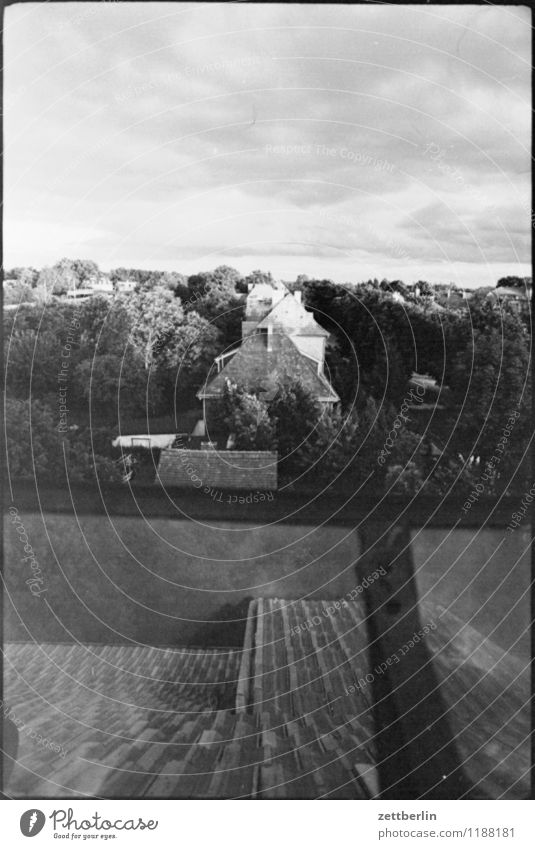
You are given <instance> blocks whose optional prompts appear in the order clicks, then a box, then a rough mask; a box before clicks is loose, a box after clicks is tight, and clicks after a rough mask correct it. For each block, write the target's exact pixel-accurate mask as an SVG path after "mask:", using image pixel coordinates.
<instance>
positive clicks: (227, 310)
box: [184, 265, 245, 351]
mask: <svg viewBox="0 0 535 849" xmlns="http://www.w3.org/2000/svg"><path fill="white" fill-rule="evenodd" d="M241 280H242V278H241V276H240V274H239V272H237V271H236V270H235V269H234V268H229V266H226V265H222V266H219V267H218V268H216V269H215V271H210V272H201V273H200V274H194V275H192V276H191V277H189V278H188V288H189V292H190V297H189V300H188V301H186V302H185V303H184V308H185V309H186V310H187V311H191V310H194V311H195V312H197V313H198V314H199V315H200V316H202V317H203V318H205V319H207V321H209V322H210V323H211V324H213V326H214V327H215V328H217V330H218V331H219V333H220V343H221V344H220V351H222V350H225V349H226V348H228V347H229V346H231V345H234V344H236V342H238V341H239V340H240V339H241V323H242V321H243V316H244V308H245V299H244V297H243V295H242V294H240V292H239V290H238V287H239V285H240V282H241Z"/></svg>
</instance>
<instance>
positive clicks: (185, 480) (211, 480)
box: [158, 448, 277, 495]
mask: <svg viewBox="0 0 535 849" xmlns="http://www.w3.org/2000/svg"><path fill="white" fill-rule="evenodd" d="M158 477H159V479H160V481H161V483H162V484H163V485H164V486H177V487H186V488H188V489H196V490H203V491H204V492H205V493H206V494H207V495H209V494H210V493H209V490H210V489H216V490H218V489H239V490H253V491H254V493H257V492H258V491H265V490H276V489H277V454H276V452H275V451H220V450H216V451H190V450H188V449H181V448H169V449H167V450H163V451H162V453H161V455H160V463H159V466H158Z"/></svg>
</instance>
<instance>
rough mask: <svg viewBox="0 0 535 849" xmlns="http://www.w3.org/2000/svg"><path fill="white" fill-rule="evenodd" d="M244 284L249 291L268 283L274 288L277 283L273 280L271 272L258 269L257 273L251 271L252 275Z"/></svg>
mask: <svg viewBox="0 0 535 849" xmlns="http://www.w3.org/2000/svg"><path fill="white" fill-rule="evenodd" d="M244 283H245V285H246V287H247V289H250V288H251V287H252V286H255V285H256V284H257V283H268V284H269V285H270V286H273V285H274V283H275V281H274V279H273V275H272V274H271V271H260V270H259V269H256V270H255V271H251V273H250V274H248V275H247V277H246V278H245V280H244ZM247 289H246V291H247Z"/></svg>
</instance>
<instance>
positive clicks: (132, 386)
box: [75, 348, 162, 423]
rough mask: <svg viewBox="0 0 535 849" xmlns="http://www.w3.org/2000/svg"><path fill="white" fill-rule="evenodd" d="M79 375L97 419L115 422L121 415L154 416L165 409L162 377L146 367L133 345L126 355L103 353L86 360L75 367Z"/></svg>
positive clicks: (85, 395)
mask: <svg viewBox="0 0 535 849" xmlns="http://www.w3.org/2000/svg"><path fill="white" fill-rule="evenodd" d="M75 379H76V381H77V383H78V385H79V386H80V387H81V391H82V392H83V395H84V397H85V400H86V403H87V404H91V410H90V412H91V416H92V418H94V419H96V420H97V421H106V422H110V423H112V422H113V423H114V422H116V421H117V419H118V418H119V417H120V418H123V419H124V418H135V417H139V416H143V415H148V416H149V417H150V416H153V415H157V414H158V413H159V412H160V411H161V407H162V387H161V384H160V381H159V377H158V375H157V374H150V373H148V372H147V371H146V370H145V367H144V363H143V361H142V360H141V359H140V355H139V353H138V352H136V351H135V350H133V349H132V348H130V349H128V350H127V351H126V352H125V355H124V356H123V357H120V356H117V355H115V354H102V355H99V356H97V357H95V358H94V359H92V360H89V359H87V360H83V361H82V362H81V363H80V364H79V365H78V366H77V367H76V369H75ZM88 409H89V408H88Z"/></svg>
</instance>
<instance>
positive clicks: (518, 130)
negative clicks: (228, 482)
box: [4, 2, 531, 286]
mask: <svg viewBox="0 0 535 849" xmlns="http://www.w3.org/2000/svg"><path fill="white" fill-rule="evenodd" d="M5 26H6V32H5V42H4V44H5V48H4V50H5V52H4V59H5V68H6V70H5V105H4V112H5V125H4V126H5V136H4V144H5V149H6V154H5V156H6V164H5V172H4V193H5V219H4V232H5V242H4V265H5V266H6V267H8V268H9V267H11V266H13V265H34V266H36V267H41V266H42V265H45V264H52V263H54V262H55V261H56V260H57V259H59V258H61V257H63V256H68V257H71V258H76V257H79V258H83V259H94V260H96V261H97V262H98V263H99V265H100V266H101V268H103V269H105V270H108V269H110V268H114V267H117V266H120V265H124V266H130V267H139V268H155V269H169V270H177V271H182V272H183V273H186V274H190V273H193V272H196V271H200V270H206V269H210V268H214V267H215V266H216V265H220V264H222V263H225V264H228V265H232V266H234V267H236V268H238V269H239V270H240V271H242V272H249V271H251V270H252V269H255V268H261V269H264V270H270V271H272V273H273V274H274V275H275V276H277V277H282V278H283V279H288V280H290V279H293V278H295V276H296V275H297V274H299V273H304V274H308V275H309V276H321V277H330V278H331V279H333V280H336V281H338V282H344V281H350V280H352V281H358V280H363V279H367V278H368V277H378V278H380V279H381V278H383V277H387V278H390V279H394V278H401V279H403V280H405V281H406V282H411V281H414V280H418V279H420V278H422V279H427V280H431V281H446V282H447V281H450V280H454V281H456V282H457V283H459V284H462V285H468V286H470V285H472V286H475V285H494V284H495V283H496V280H497V279H498V277H500V276H502V275H503V274H509V273H512V274H520V275H526V274H530V273H531V272H530V269H529V264H528V263H529V260H530V253H529V252H530V203H531V199H530V166H531V157H530V143H531V142H530V120H531V115H530V99H531V95H530V35H531V28H530V18H529V12H528V9H527V8H522V7H516V8H515V7H513V6H510V7H502V8H500V7H491V6H485V5H480V6H464V7H462V6H432V5H431V6H425V7H422V6H398V7H389V6H372V5H371V4H370V5H360V6H353V7H350V6H336V5H333V6H315V5H304V4H300V5H293V6H292V5H289V6H288V5H286V6H283V5H280V6H279V5H278V4H275V5H249V6H248V5H245V4H239V3H236V4H206V5H205V4H179V3H177V4H173V3H147V4H145V3H124V4H123V3H121V4H120V3H115V2H104V3H99V4H97V3H63V4H56V3H53V2H48V3H42V4H24V5H20V6H11V7H9V8H8V9H7V11H6V17H5Z"/></svg>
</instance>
